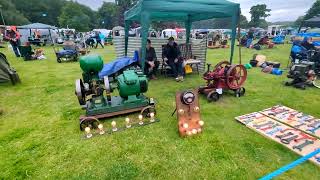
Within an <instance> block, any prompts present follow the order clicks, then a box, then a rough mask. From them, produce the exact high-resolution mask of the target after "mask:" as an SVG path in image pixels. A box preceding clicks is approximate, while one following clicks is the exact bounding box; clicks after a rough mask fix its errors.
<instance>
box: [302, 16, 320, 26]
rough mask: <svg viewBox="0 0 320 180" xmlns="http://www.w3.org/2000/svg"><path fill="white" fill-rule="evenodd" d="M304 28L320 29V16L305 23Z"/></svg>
mask: <svg viewBox="0 0 320 180" xmlns="http://www.w3.org/2000/svg"><path fill="white" fill-rule="evenodd" d="M303 26H308V27H320V16H319V15H318V16H315V17H313V18H310V19H308V20H305V21H304V22H303Z"/></svg>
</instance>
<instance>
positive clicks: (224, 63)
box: [214, 61, 230, 69]
mask: <svg viewBox="0 0 320 180" xmlns="http://www.w3.org/2000/svg"><path fill="white" fill-rule="evenodd" d="M227 65H230V62H229V61H221V62H219V63H218V64H217V65H216V66H215V67H214V68H215V69H217V68H224V67H226V66H227Z"/></svg>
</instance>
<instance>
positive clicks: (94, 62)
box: [75, 56, 155, 127]
mask: <svg viewBox="0 0 320 180" xmlns="http://www.w3.org/2000/svg"><path fill="white" fill-rule="evenodd" d="M80 67H81V69H82V71H83V73H82V77H83V81H82V80H81V79H78V80H76V91H75V94H76V96H77V97H78V100H79V103H80V105H81V106H82V107H83V108H84V109H86V115H85V116H82V117H80V122H82V121H83V119H84V118H85V117H95V118H98V119H99V118H106V117H111V116H116V115H121V114H126V113H131V112H137V111H141V113H142V114H143V115H145V116H148V115H149V113H150V112H155V110H154V102H153V99H152V98H148V97H146V96H144V95H143V93H145V92H147V91H148V80H147V78H146V76H145V75H144V74H143V73H142V71H141V70H139V69H129V70H125V71H123V73H122V74H120V75H119V76H117V77H116V78H115V80H114V82H110V81H109V78H108V77H107V76H105V77H104V78H103V79H100V78H99V72H100V71H101V70H102V68H103V60H102V58H101V57H100V56H83V57H81V58H80ZM115 89H118V92H119V93H118V94H119V96H113V95H112V93H113V92H114V90H115ZM80 125H81V123H80ZM80 127H81V126H80Z"/></svg>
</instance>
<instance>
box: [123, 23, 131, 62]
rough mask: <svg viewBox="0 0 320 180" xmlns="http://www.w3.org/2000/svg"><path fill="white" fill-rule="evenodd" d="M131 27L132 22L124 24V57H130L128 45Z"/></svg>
mask: <svg viewBox="0 0 320 180" xmlns="http://www.w3.org/2000/svg"><path fill="white" fill-rule="evenodd" d="M129 25H130V21H125V22H124V32H125V33H124V55H125V56H127V55H128V43H129Z"/></svg>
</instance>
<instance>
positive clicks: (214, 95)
mask: <svg viewBox="0 0 320 180" xmlns="http://www.w3.org/2000/svg"><path fill="white" fill-rule="evenodd" d="M219 98H220V94H219V93H217V92H215V91H211V92H210V93H209V94H208V95H207V100H208V101H209V102H212V101H214V102H216V101H218V100H219Z"/></svg>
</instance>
